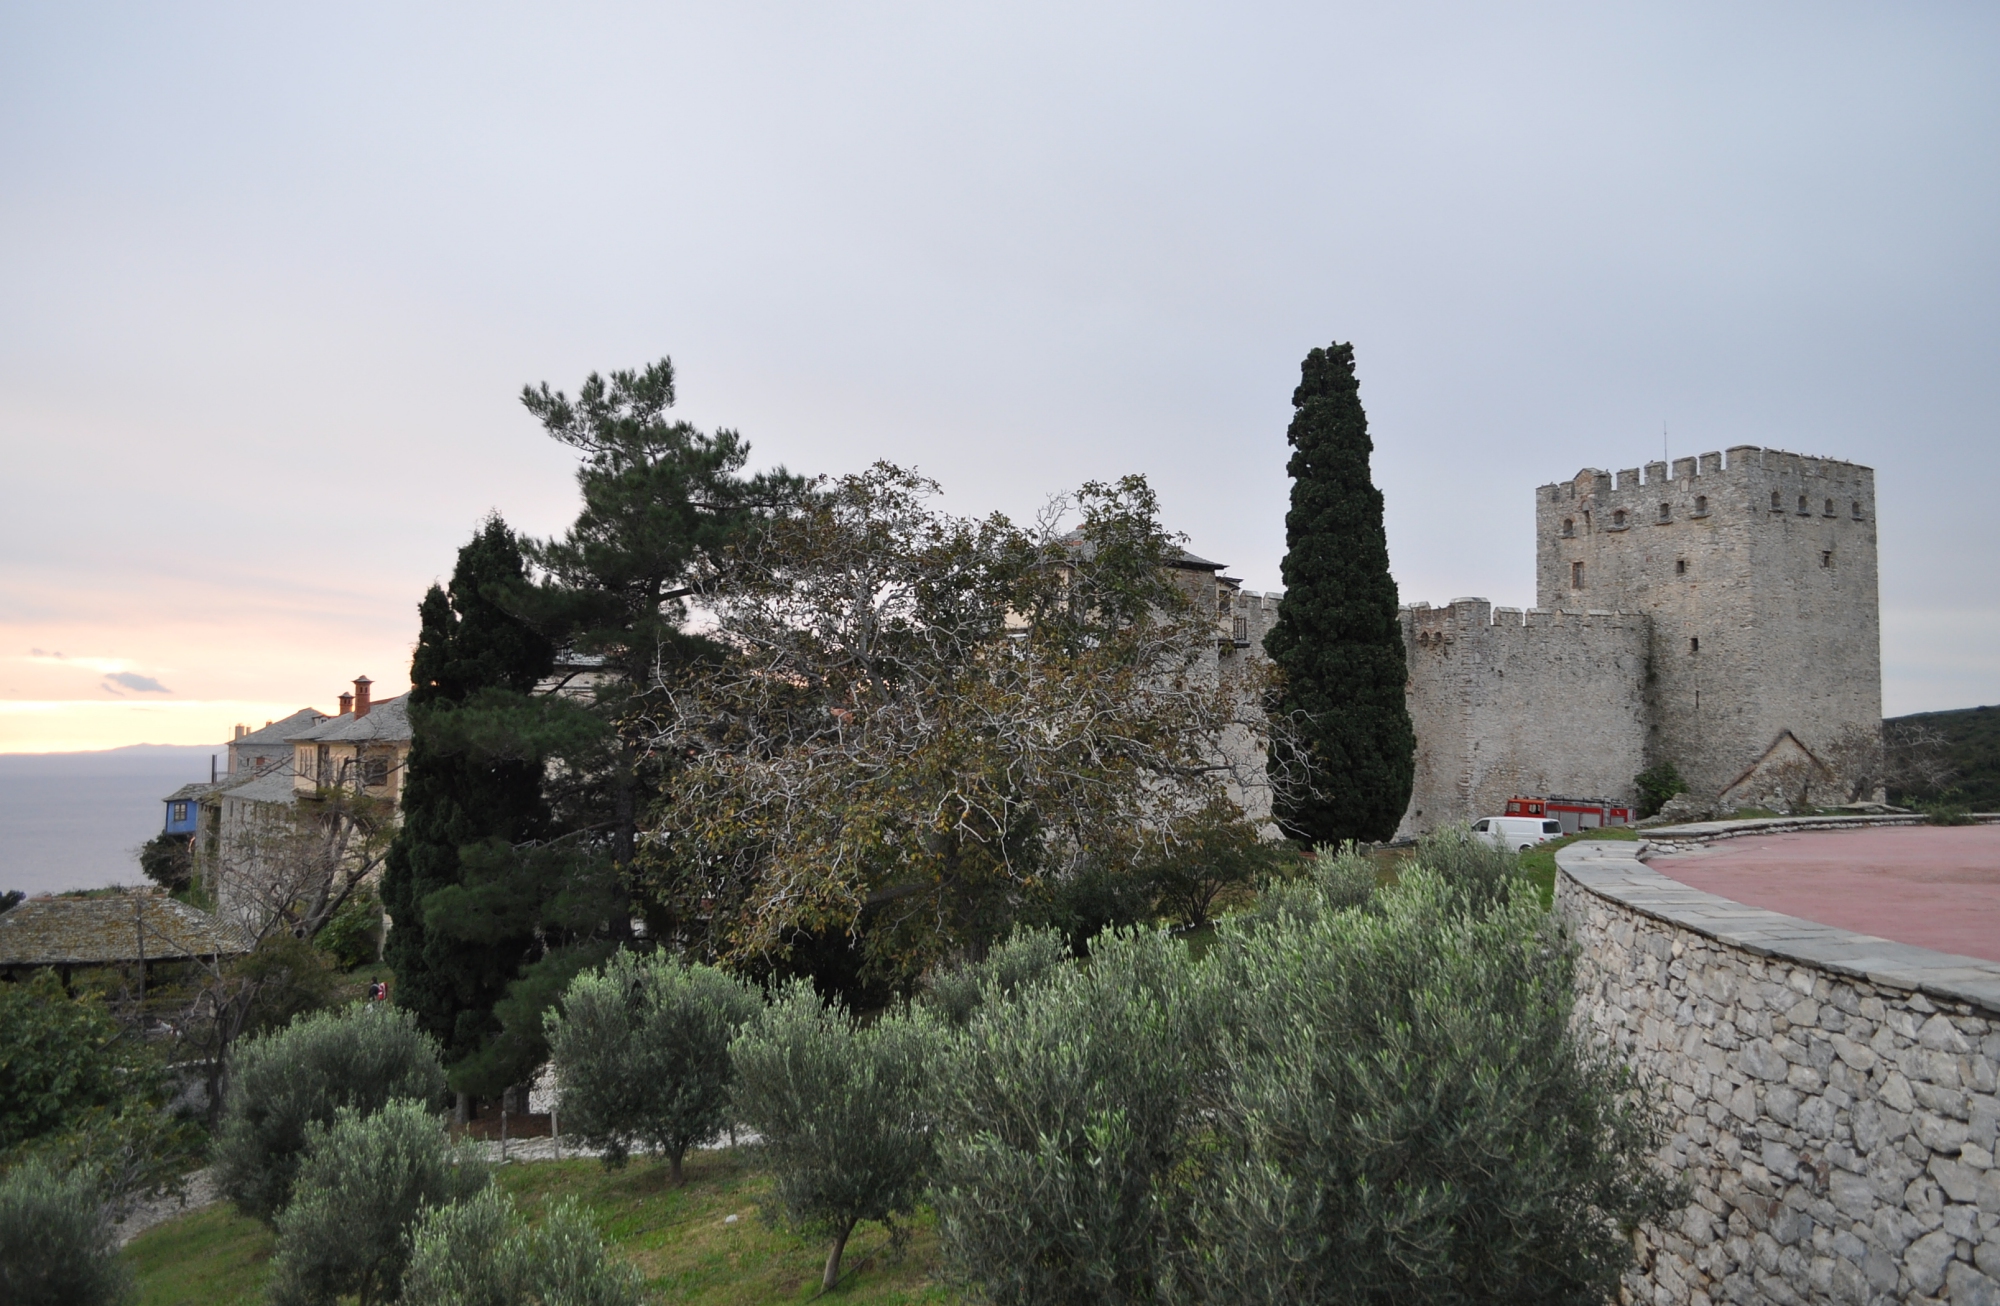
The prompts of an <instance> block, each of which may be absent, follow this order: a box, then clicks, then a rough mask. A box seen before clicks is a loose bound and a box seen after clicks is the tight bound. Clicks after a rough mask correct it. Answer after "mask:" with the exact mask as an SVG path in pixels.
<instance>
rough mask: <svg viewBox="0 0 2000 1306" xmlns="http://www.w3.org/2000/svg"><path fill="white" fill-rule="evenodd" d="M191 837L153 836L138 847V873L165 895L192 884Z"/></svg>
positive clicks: (177, 891)
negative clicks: (163, 891)
mask: <svg viewBox="0 0 2000 1306" xmlns="http://www.w3.org/2000/svg"><path fill="white" fill-rule="evenodd" d="M193 845H194V838H193V836H191V835H185V834H156V835H154V836H153V837H152V838H150V839H148V840H146V842H144V843H142V844H140V845H139V872H140V874H142V875H144V876H145V877H146V878H147V879H149V880H151V881H152V882H153V883H154V884H157V885H159V886H160V887H161V888H162V889H165V890H166V891H167V892H168V893H179V892H180V891H181V890H183V889H185V888H187V887H188V886H189V885H191V884H193V883H194V853H193Z"/></svg>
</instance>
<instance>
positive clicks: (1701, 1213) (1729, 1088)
mask: <svg viewBox="0 0 2000 1306" xmlns="http://www.w3.org/2000/svg"><path fill="white" fill-rule="evenodd" d="M1675 835H1676V836H1677V837H1678V838H1682V839H1685V838H1687V837H1689V836H1688V835H1687V834H1686V833H1685V832H1684V831H1676V832H1675ZM1645 847H1646V845H1644V844H1635V843H1613V842H1609V841H1606V842H1598V843H1591V842H1585V843H1579V844H1573V845H1571V846H1569V847H1567V848H1564V849H1562V850H1560V851H1559V852H1558V853H1557V857H1556V860H1557V865H1558V867H1559V868H1560V870H1561V874H1560V875H1559V876H1558V877H1557V882H1556V908H1557V910H1558V911H1559V912H1560V913H1562V915H1563V916H1564V917H1565V918H1566V920H1567V921H1568V923H1569V925H1570V927H1571V929H1572V930H1573V931H1574V933H1575V936H1576V938H1577V941H1578V943H1579V945H1580V947H1581V950H1582V956H1581V961H1580V965H1579V969H1578V989H1579V998H1578V1014H1579V1017H1580V1018H1582V1019H1584V1020H1586V1021H1587V1022H1588V1023H1589V1024H1590V1026H1591V1027H1592V1028H1593V1029H1594V1030H1596V1031H1597V1032H1598V1033H1599V1034H1600V1035H1601V1036H1603V1037H1604V1038H1606V1039H1608V1040H1609V1041H1610V1042H1611V1043H1612V1044H1613V1045H1614V1046H1615V1047H1616V1048H1617V1049H1618V1050H1619V1051H1620V1052H1621V1053H1623V1054H1624V1055H1625V1056H1626V1057H1627V1058H1628V1059H1629V1060H1630V1061H1631V1063H1632V1064H1633V1065H1635V1066H1637V1067H1638V1068H1639V1069H1640V1070H1641V1071H1642V1072H1644V1073H1646V1074H1648V1075H1649V1076H1651V1077H1652V1078H1653V1079H1655V1080H1656V1081H1657V1082H1658V1083H1659V1084H1660V1086H1661V1087H1662V1089H1663V1090H1664V1091H1665V1093H1666V1095H1667V1104H1666V1105H1667V1110H1668V1113H1669V1116H1670V1119H1671V1121H1672V1128H1673V1134H1672V1137H1671V1139H1670V1140H1669V1142H1668V1143H1667V1145H1666V1147H1665V1148H1664V1149H1663V1151H1662V1153H1661V1156H1660V1160H1661V1161H1662V1163H1664V1164H1665V1165H1666V1166H1667V1167H1669V1168H1670V1169H1671V1170H1673V1171H1674V1172H1676V1173H1679V1174H1683V1175H1685V1177H1686V1179H1687V1181H1688V1183H1689V1185H1690V1187H1691V1189H1692V1191H1693V1195H1694V1200H1693V1201H1692V1202H1691V1203H1690V1204H1689V1205H1688V1206H1687V1207H1686V1208H1684V1209H1682V1210H1681V1211H1678V1212H1676V1213H1675V1214H1674V1215H1673V1216H1672V1217H1671V1218H1669V1219H1668V1220H1667V1221H1666V1222H1665V1223H1664V1224H1662V1225H1660V1226H1658V1227H1653V1226H1648V1227H1646V1228H1643V1229H1641V1230H1640V1231H1639V1232H1638V1233H1637V1234H1636V1235H1635V1240H1636V1241H1637V1243H1638V1245H1639V1264H1638V1266H1637V1268H1636V1269H1635V1270H1634V1271H1633V1272H1632V1273H1630V1274H1629V1275H1628V1276H1627V1279H1626V1284H1625V1294H1624V1296H1625V1299H1626V1300H1628V1301H1635V1302H1648V1303H1662V1304H1664V1303H1676V1304H1678V1303H1700V1304H1702V1306H1706V1304H1707V1303H1713V1302H1780V1303H1793V1302H1814V1303H1818V1302H1829V1303H1830V1302H1855V1303H1870V1304H1873V1303H1889V1302H1898V1303H1901V1302H1915V1303H1930V1302H1950V1303H1952V1306H1974V1304H1975V1303H1977V1304H1978V1306H2000V1170H1996V1169H1995V1167H1994V1150H1995V1135H1996V1131H2000V1097H1996V1072H2000V965H1995V964H1994V963H1991V962H1983V961H1978V960H1976V959H1973V958H1965V957H1951V956H1946V955H1945V954H1942V953H1936V952H1931V951H1929V950H1928V949H1924V948H1915V947H1910V946H1908V945H1903V944H1895V943H1890V942H1888V941H1886V940H1881V939H1871V938H1868V937H1866V936H1862V935H1856V934H1851V933H1849V932H1847V931H1844V930H1837V929H1834V928H1833V927H1831V926H1825V925H1819V924H1816V923H1813V922H1809V921H1802V920H1798V919H1796V918H1794V917H1789V916H1783V915H1780V914H1779V913H1777V912H1770V911H1764V910H1761V909H1759V908H1753V907H1748V906H1745V905H1743V904H1740V903H1735V902H1731V901H1729V900H1728V899H1725V898H1719V897H1717V896H1715V895H1713V894H1708V893H1703V892H1701V891H1699V890H1697V889H1693V888H1690V887H1689V886H1687V885H1683V884H1680V883H1678V882H1676V881H1673V880H1670V879H1668V878H1667V877H1665V876H1663V875H1661V874H1659V873H1658V872H1656V871H1652V870H1650V869H1648V868H1647V867H1646V866H1645V865H1644V864H1643V863H1642V862H1641V861H1640V860H1639V857H1640V855H1642V853H1643V851H1644V849H1645Z"/></svg>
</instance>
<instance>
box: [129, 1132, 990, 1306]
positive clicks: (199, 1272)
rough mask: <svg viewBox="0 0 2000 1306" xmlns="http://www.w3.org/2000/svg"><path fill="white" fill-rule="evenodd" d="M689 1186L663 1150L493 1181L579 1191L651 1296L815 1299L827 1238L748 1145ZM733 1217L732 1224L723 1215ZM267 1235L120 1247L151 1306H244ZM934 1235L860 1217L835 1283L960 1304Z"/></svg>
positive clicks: (215, 1229)
mask: <svg viewBox="0 0 2000 1306" xmlns="http://www.w3.org/2000/svg"><path fill="white" fill-rule="evenodd" d="M687 1179H688V1182H687V1184H686V1186H684V1187H682V1188H674V1187H673V1186H671V1185H670V1184H669V1183H668V1182H667V1167H666V1165H665V1163H664V1162H660V1163H655V1162H652V1161H649V1160H636V1161H634V1162H633V1163H632V1164H631V1165H629V1166H627V1167H626V1168H625V1169H624V1170H614V1171H607V1170H605V1168H604V1166H603V1165H602V1163H600V1162H597V1161H590V1160H582V1161H542V1162H536V1163H534V1164H529V1165H508V1166H500V1167H498V1168H496V1169H495V1171H494V1181H495V1182H496V1183H498V1184H499V1185H500V1186H501V1187H502V1188H504V1189H506V1190H507V1192H509V1193H510V1194H512V1195H513V1198H514V1201H515V1203H516V1204H517V1205H518V1206H519V1207H520V1208H521V1210H522V1212H523V1213H524V1214H525V1215H527V1216H528V1217H529V1218H531V1219H535V1218H539V1216H540V1214H541V1212H542V1210H543V1209H544V1208H545V1207H546V1206H547V1205H548V1204H549V1203H550V1202H553V1201H557V1200H560V1199H562V1198H564V1197H574V1198H575V1199H576V1200H577V1202H578V1203H579V1204H580V1205H582V1206H583V1207H584V1209H586V1210H587V1211H589V1212H590V1214H591V1215H592V1216H593V1217H594V1218H595V1219H596V1221H597V1223H598V1228H599V1229H600V1230H601V1231H602V1233H603V1234H604V1238H605V1241H606V1242H607V1243H609V1244H610V1245H612V1246H613V1247H614V1248H616V1249H617V1250H618V1252H619V1253H620V1254H622V1255H624V1256H625V1257H626V1258H627V1259H629V1260H630V1261H631V1262H632V1263H633V1264H634V1265H636V1266H637V1267H638V1268H639V1270H640V1272H641V1273H642V1274H644V1275H645V1277H646V1280H647V1283H648V1285H649V1287H650V1289H651V1296H652V1300H654V1301H656V1302H661V1303H668V1302H671V1303H698V1304H699V1306H751V1304H752V1303H761V1302H795V1301H808V1300H811V1299H812V1298H813V1297H816V1296H818V1295H819V1279H820V1271H821V1269H822V1267H823V1266H824V1265H825V1263H826V1250H827V1246H828V1244H827V1243H826V1242H824V1241H821V1240H820V1239H819V1238H817V1237H807V1238H802V1237H799V1236H798V1235H796V1234H793V1233H790V1232H788V1231H786V1230H784V1229H782V1228H774V1227H772V1226H771V1225H769V1224H766V1223H765V1222H764V1220H763V1219H762V1217H761V1215H760V1214H759V1210H758V1204H759V1202H760V1201H761V1200H762V1199H764V1198H765V1197H766V1195H767V1194H768V1193H769V1191H770V1179H769V1178H768V1176H766V1175H765V1174H764V1173H763V1172H762V1171H761V1170H760V1169H758V1167H757V1165H756V1153H755V1152H754V1150H751V1149H747V1148H740V1149H731V1150H722V1151H715V1152H702V1153H698V1154H695V1155H692V1156H690V1157H689V1158H688V1160H687ZM731 1215H734V1216H736V1217H737V1218H736V1221H735V1222H734V1223H733V1224H732V1223H729V1222H728V1217H729V1216H731ZM270 1255H271V1238H270V1235H269V1234H268V1233H266V1232H265V1231H264V1228H263V1226H262V1225H260V1224H258V1223H257V1222H256V1221H254V1220H250V1219H247V1218H245V1217H243V1216H240V1215H237V1214H236V1213H235V1211H234V1210H233V1209H232V1208H230V1207H228V1206H226V1205H224V1206H211V1207H209V1208H207V1209H206V1210H202V1211H197V1212H195V1213H194V1214H193V1215H187V1216H183V1217H181V1218H180V1219H178V1220H173V1221H169V1222H168V1223H166V1224H163V1225H160V1226H159V1227H158V1228H155V1229H150V1230H148V1231H147V1232H146V1233H145V1234H143V1235H142V1236H140V1237H139V1238H136V1239H134V1240H133V1242H132V1244H131V1246H129V1247H127V1248H126V1249H125V1258H126V1261H127V1263H128V1264H130V1265H131V1266H132V1268H133V1270H134V1272H135V1273H136V1274H137V1275H138V1277H139V1283H140V1288H141V1293H140V1297H139V1300H140V1302H141V1303H143V1306H179V1304H180V1303H188V1304H189V1306H194V1304H195V1303H200V1306H239V1304H240V1306H249V1304H250V1303H254V1302H261V1301H262V1300H263V1285H264V1282H265V1280H266V1278H267V1277H268V1275H269V1265H268V1263H269V1259H270ZM936 1262H937V1233H936V1229H935V1223H934V1220H933V1219H932V1217H931V1215H930V1213H929V1212H922V1213H920V1214H919V1216H918V1218H917V1220H916V1221H915V1223H914V1224H913V1226H912V1227H911V1229H910V1238H909V1241H908V1243H907V1244H906V1246H905V1247H904V1248H903V1251H902V1255H901V1256H900V1257H895V1256H892V1255H891V1254H890V1249H889V1235H888V1233H887V1231H886V1230H884V1229H882V1228H881V1227H880V1226H879V1225H873V1224H865V1225H862V1226H861V1227H860V1228H859V1229H857V1230H856V1231H855V1233H854V1236H853V1237H852V1238H850V1239H849V1240H848V1244H847V1255H846V1257H845V1259H844V1260H843V1261H842V1266H843V1273H842V1278H841V1283H840V1286H839V1287H837V1288H836V1289H834V1291H833V1292H832V1293H830V1294H828V1297H829V1298H837V1299H839V1300H840V1301H843V1302H852V1303H867V1304H868V1306H903V1304H904V1303H911V1304H914V1303H918V1302H935V1303H947V1302H956V1301H958V1300H959V1298H958V1297H957V1296H956V1295H954V1294H952V1293H950V1292H948V1291H946V1290H945V1289H944V1288H943V1287H942V1286H940V1285H938V1284H936V1283H934V1282H933V1281H932V1280H933V1275H934V1274H935V1272H936Z"/></svg>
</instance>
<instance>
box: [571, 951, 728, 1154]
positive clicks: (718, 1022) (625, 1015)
mask: <svg viewBox="0 0 2000 1306" xmlns="http://www.w3.org/2000/svg"><path fill="white" fill-rule="evenodd" d="M762 1006H763V1003H762V1001H761V1000H760V999H759V997H758V996H757V994H756V993H755V992H754V991H752V990H751V989H750V988H749V987H748V986H747V985H745V984H744V983H743V982H742V981H741V980H739V979H737V978H735V977H734V976H731V975H725V974H724V973H723V972H721V971H719V970H716V969H715V968H714V967H712V966H690V965H688V964H687V963H686V962H683V961H680V960H678V959H676V958H672V957H668V956H665V955H663V954H660V953H651V954H647V955H643V956H642V955H639V954H636V953H631V952H619V953H617V954H616V955H614V956H613V957H612V958H611V960H610V961H608V962H606V963H605V965H604V969H602V970H600V971H586V972H585V973H583V974H581V975H578V976H577V977H576V978H575V979H574V980H572V981H571V982H570V986H569V989H568V991H567V992H565V993H564V994H563V998H562V1002H561V1004H560V1005H559V1006H558V1007H557V1008H556V1009H555V1010H553V1011H551V1012H549V1013H548V1016H547V1028H548V1035H549V1052H550V1056H551V1059H552V1060H553V1061H554V1063H555V1071H556V1079H557V1081H558V1082H559V1083H560V1084H561V1086H562V1123H563V1130H564V1132H565V1133H572V1134H574V1135H576V1136H577V1137H578V1138H579V1139H580V1140H581V1141H583V1142H585V1143H587V1144H589V1145H590V1146H592V1147H601V1148H603V1149H604V1161H605V1164H606V1165H608V1166H611V1167H613V1168H616V1167H618V1166H622V1165H624V1164H625V1161H626V1157H627V1154H628V1149H629V1148H630V1147H631V1145H632V1144H633V1143H634V1142H637V1143H640V1144H643V1145H645V1146H646V1147H648V1148H650V1149H651V1150H653V1151H655V1152H659V1153H662V1154H664V1155H665V1156H666V1157H667V1159H668V1162H669V1163H670V1164H671V1166H672V1167H673V1180H674V1182H675V1183H679V1182H680V1180H681V1158H682V1157H684V1156H686V1155H687V1150H688V1149H689V1148H690V1147H695V1146H699V1145H700V1144H702V1143H706V1142H709V1141H710V1140H712V1139H714V1138H716V1137H717V1136H718V1135H720V1134H721V1133H722V1130H723V1128H724V1127H725V1126H726V1125H727V1124H728V1123H729V1121H728V1107H729V1077H730V1063H729V1042H730V1040H731V1039H733V1038H735V1037H736V1033H737V1031H738V1030H739V1029H741V1028H742V1026H743V1023H744V1022H745V1021H747V1020H749V1019H750V1018H751V1017H752V1016H754V1015H755V1014H756V1013H757V1012H758V1011H759V1010H760V1009H761V1008H762Z"/></svg>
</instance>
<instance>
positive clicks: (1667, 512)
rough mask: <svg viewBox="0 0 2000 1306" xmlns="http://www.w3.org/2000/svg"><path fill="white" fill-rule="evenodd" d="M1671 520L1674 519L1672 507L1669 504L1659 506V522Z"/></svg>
mask: <svg viewBox="0 0 2000 1306" xmlns="http://www.w3.org/2000/svg"><path fill="white" fill-rule="evenodd" d="M1673 519H1674V505H1672V504H1671V503H1663V504H1661V505H1660V520H1661V521H1672V520H1673Z"/></svg>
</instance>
